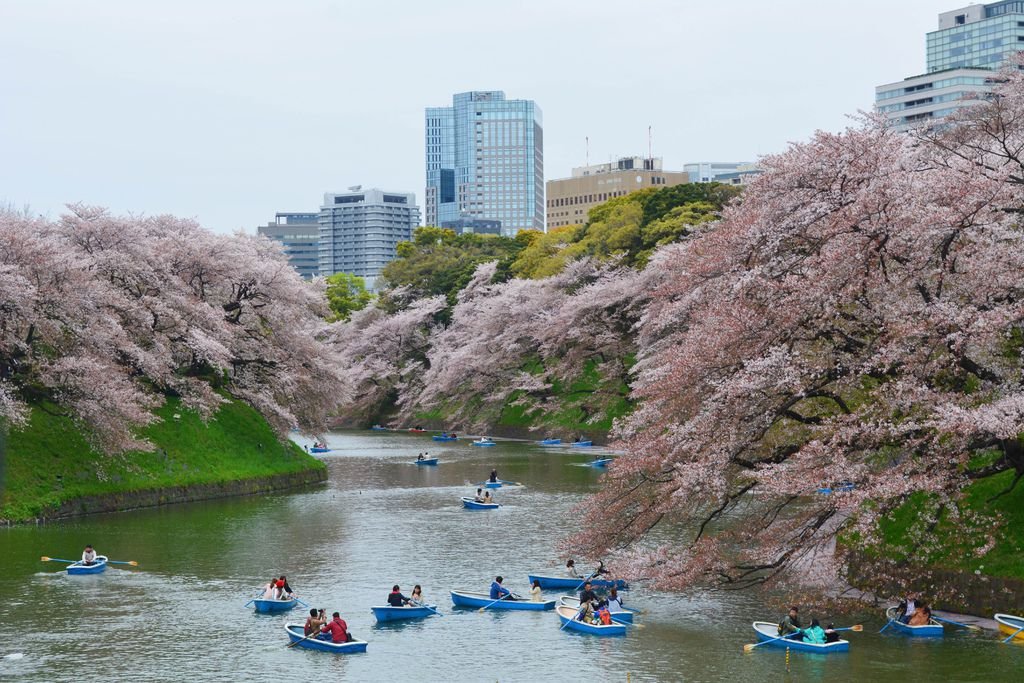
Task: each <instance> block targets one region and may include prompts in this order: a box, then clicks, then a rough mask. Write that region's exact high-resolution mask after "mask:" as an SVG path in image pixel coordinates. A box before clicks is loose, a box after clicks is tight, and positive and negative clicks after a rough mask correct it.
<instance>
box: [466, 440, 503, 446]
mask: <svg viewBox="0 0 1024 683" xmlns="http://www.w3.org/2000/svg"><path fill="white" fill-rule="evenodd" d="M471 443H472V444H473V445H474V446H484V447H487V446H497V445H498V444H496V443H494V442H493V441H485V440H483V439H479V440H477V441H473V442H471Z"/></svg>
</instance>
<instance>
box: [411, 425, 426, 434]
mask: <svg viewBox="0 0 1024 683" xmlns="http://www.w3.org/2000/svg"><path fill="white" fill-rule="evenodd" d="M409 431H410V432H412V433H413V434H426V433H427V430H426V429H420V428H419V427H411V428H410V429H409Z"/></svg>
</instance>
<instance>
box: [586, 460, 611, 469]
mask: <svg viewBox="0 0 1024 683" xmlns="http://www.w3.org/2000/svg"><path fill="white" fill-rule="evenodd" d="M611 461H612V459H611V458H601V459H600V460H592V461H591V462H590V463H588V464H589V465H590V466H591V467H600V468H601V469H604V468H605V467H607V466H608V463H610V462H611Z"/></svg>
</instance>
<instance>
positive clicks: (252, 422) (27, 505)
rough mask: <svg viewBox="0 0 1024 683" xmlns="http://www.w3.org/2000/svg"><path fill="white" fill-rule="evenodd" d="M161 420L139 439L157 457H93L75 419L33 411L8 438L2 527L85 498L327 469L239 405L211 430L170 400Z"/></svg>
mask: <svg viewBox="0 0 1024 683" xmlns="http://www.w3.org/2000/svg"><path fill="white" fill-rule="evenodd" d="M157 414H158V415H159V416H160V417H161V418H162V421H161V422H158V423H156V424H154V425H151V426H150V427H148V428H146V429H145V430H143V432H142V434H143V435H144V436H145V437H146V438H147V439H149V440H150V441H151V442H152V443H153V444H154V445H155V446H156V450H154V451H152V452H130V453H124V454H121V455H116V456H108V455H103V454H100V453H98V452H97V451H96V450H94V449H93V448H92V447H91V446H90V445H89V444H88V442H87V441H86V439H85V437H84V436H83V434H82V432H81V431H80V430H79V429H78V427H77V425H75V423H74V422H72V421H71V420H70V419H68V418H66V417H60V416H57V415H53V414H51V413H49V412H46V411H45V410H42V409H41V408H39V407H36V408H35V409H33V411H32V418H31V422H30V424H29V426H28V427H26V428H25V429H22V430H18V431H12V432H11V433H10V434H8V436H7V460H6V468H5V469H6V472H5V481H3V482H0V484H2V486H0V520H7V521H22V520H31V519H34V518H37V517H39V516H46V515H49V514H52V512H53V511H54V510H57V509H58V508H59V507H60V506H61V505H62V504H64V503H66V502H69V501H73V500H75V499H79V498H82V497H86V496H103V495H108V494H131V493H133V492H140V491H149V490H155V489H163V488H168V487H182V486H185V487H187V486H195V485H204V484H220V483H226V482H234V481H239V480H247V479H256V478H259V477H268V476H274V475H282V474H289V473H300V472H307V471H310V470H323V469H324V465H323V463H321V462H319V461H318V460H316V459H315V458H313V457H311V456H309V455H307V454H306V453H304V452H303V451H302V449H300V448H299V447H298V446H296V445H295V444H293V443H291V442H288V443H287V444H283V443H281V442H280V441H279V440H278V439H277V436H276V435H275V434H274V432H273V431H272V430H271V428H270V425H268V424H267V422H266V421H265V420H264V419H263V417H262V416H261V415H260V414H259V413H257V412H256V411H255V410H253V409H252V408H251V407H249V406H248V405H247V404H245V403H243V402H241V401H237V400H231V401H230V402H229V403H226V404H224V405H223V406H222V407H221V409H220V410H219V411H218V413H217V415H216V416H215V417H214V418H213V419H211V420H210V421H209V422H208V423H206V424H204V423H203V422H202V421H201V420H200V419H199V417H198V415H196V414H194V413H191V412H189V411H184V410H181V409H180V406H179V403H178V401H177V399H168V401H167V403H166V404H165V405H164V406H163V407H161V408H160V409H159V410H158V411H157ZM175 415H179V417H177V418H176V417H175Z"/></svg>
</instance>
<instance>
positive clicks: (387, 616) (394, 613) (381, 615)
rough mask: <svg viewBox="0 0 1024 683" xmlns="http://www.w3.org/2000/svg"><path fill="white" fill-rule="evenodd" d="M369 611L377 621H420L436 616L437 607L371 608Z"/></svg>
mask: <svg viewBox="0 0 1024 683" xmlns="http://www.w3.org/2000/svg"><path fill="white" fill-rule="evenodd" d="M370 611H371V612H373V616H374V617H375V618H376V619H377V621H401V620H403V619H422V618H424V617H432V616H434V615H435V614H437V605H426V606H420V607H391V606H390V605H389V606H385V607H371V608H370Z"/></svg>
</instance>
